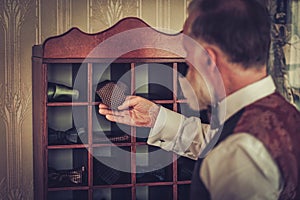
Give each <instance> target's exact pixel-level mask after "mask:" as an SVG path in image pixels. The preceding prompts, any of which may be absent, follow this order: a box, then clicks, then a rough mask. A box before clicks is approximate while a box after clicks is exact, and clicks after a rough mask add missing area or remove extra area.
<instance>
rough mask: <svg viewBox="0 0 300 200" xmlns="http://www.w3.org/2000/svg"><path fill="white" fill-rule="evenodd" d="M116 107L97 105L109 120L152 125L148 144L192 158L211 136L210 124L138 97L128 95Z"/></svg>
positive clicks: (134, 124)
mask: <svg viewBox="0 0 300 200" xmlns="http://www.w3.org/2000/svg"><path fill="white" fill-rule="evenodd" d="M118 109H119V110H115V111H113V110H110V109H108V107H107V106H105V105H103V104H100V105H99V113H100V114H102V115H105V116H106V118H107V119H108V120H110V121H114V122H118V123H123V124H127V125H131V126H139V127H150V128H152V129H151V132H150V134H149V138H148V141H147V142H148V144H149V145H154V146H158V147H161V148H162V149H165V150H167V151H173V152H175V153H177V154H179V155H182V156H186V157H189V158H191V159H197V158H198V155H199V154H200V152H201V150H202V149H203V148H204V147H205V145H206V144H207V143H208V141H209V140H210V138H211V137H212V136H211V134H209V133H207V130H208V129H209V125H208V124H203V123H202V122H201V120H200V119H199V118H197V117H189V118H187V117H184V116H183V115H182V114H179V113H176V112H174V111H171V110H168V109H166V108H164V107H162V106H158V105H157V104H155V103H154V102H152V101H149V100H147V99H145V98H142V97H139V96H128V97H127V98H126V100H125V102H124V103H123V104H122V105H121V106H119V107H118Z"/></svg>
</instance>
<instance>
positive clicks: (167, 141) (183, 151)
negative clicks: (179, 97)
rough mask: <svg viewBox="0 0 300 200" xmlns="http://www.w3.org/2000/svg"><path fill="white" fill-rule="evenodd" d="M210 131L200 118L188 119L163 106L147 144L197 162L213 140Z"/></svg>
mask: <svg viewBox="0 0 300 200" xmlns="http://www.w3.org/2000/svg"><path fill="white" fill-rule="evenodd" d="M208 129H209V125H208V124H202V123H201V119H200V118H197V117H188V118H187V117H184V116H183V115H181V114H179V113H176V112H174V111H171V110H169V109H166V108H164V107H162V106H161V107H160V111H159V114H158V117H157V119H156V122H155V125H154V127H153V128H152V129H151V131H150V134H149V137H148V140H147V143H148V144H149V145H154V146H157V147H160V148H162V149H164V150H167V151H173V152H175V153H177V154H178V155H181V156H185V157H189V158H191V159H194V160H196V159H197V158H198V156H199V154H200V152H201V150H202V149H204V147H205V145H206V144H207V143H208V141H209V138H211V136H210V135H209V134H206V133H207V131H208Z"/></svg>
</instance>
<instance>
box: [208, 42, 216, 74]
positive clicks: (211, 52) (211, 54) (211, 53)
mask: <svg viewBox="0 0 300 200" xmlns="http://www.w3.org/2000/svg"><path fill="white" fill-rule="evenodd" d="M205 50H206V52H207V54H208V57H207V66H208V67H209V69H210V70H211V71H212V72H213V71H215V70H216V67H217V61H218V60H217V58H218V55H217V52H216V51H215V49H213V48H211V47H206V48H205Z"/></svg>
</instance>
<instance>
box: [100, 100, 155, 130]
mask: <svg viewBox="0 0 300 200" xmlns="http://www.w3.org/2000/svg"><path fill="white" fill-rule="evenodd" d="M158 112H159V106H158V105H157V104H155V103H154V102H152V101H149V100H147V99H145V98H142V97H139V96H127V97H126V100H125V101H124V103H123V104H122V105H120V106H119V107H118V110H110V109H108V107H107V106H106V105H104V104H100V105H99V113H100V114H102V115H105V117H106V119H108V120H110V121H113V122H118V123H122V124H127V125H130V126H139V127H151V128H152V127H153V126H154V123H155V120H156V118H157V115H158Z"/></svg>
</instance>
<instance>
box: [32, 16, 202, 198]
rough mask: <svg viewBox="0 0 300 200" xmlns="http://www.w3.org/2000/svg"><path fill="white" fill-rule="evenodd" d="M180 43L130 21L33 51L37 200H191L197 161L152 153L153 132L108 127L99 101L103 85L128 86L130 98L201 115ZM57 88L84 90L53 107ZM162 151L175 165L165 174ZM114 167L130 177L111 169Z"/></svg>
mask: <svg viewBox="0 0 300 200" xmlns="http://www.w3.org/2000/svg"><path fill="white" fill-rule="evenodd" d="M130 31H133V32H132V33H131V32H130ZM135 31H137V32H135ZM180 39H181V34H179V33H178V34H165V33H161V32H159V31H156V30H155V29H153V28H151V27H149V26H148V25H147V24H146V23H144V22H143V21H141V20H140V19H138V18H132V17H130V18H125V19H123V20H121V21H120V22H118V23H117V24H116V25H114V26H113V27H111V28H109V29H107V30H105V31H103V32H100V33H96V34H87V33H84V32H82V31H80V30H79V29H77V28H72V29H70V30H69V31H68V32H66V33H65V34H62V35H59V36H55V37H51V38H48V39H47V40H46V41H45V42H44V43H43V44H42V45H35V46H34V47H33V56H32V63H33V69H32V71H33V129H34V133H33V134H34V135H33V139H34V196H35V199H36V200H41V199H49V200H51V199H60V200H64V199H66V200H67V199H80V200H83V199H84V200H85V199H87V200H96V199H112V200H118V199H122V200H124V199H132V200H134V199H136V200H138V199H139V200H141V199H143V200H144V199H145V200H152V199H188V198H189V185H190V179H191V174H192V169H193V165H194V161H192V160H190V159H188V158H183V157H180V158H178V156H177V155H175V154H174V153H172V152H166V151H163V150H161V149H159V148H156V147H153V146H149V145H147V144H146V140H147V136H148V134H149V130H150V129H149V128H140V127H130V126H126V125H120V124H116V123H113V122H109V121H107V120H106V119H105V117H103V116H101V115H99V114H98V105H99V101H100V99H99V97H98V96H97V95H96V94H95V88H96V86H97V84H98V83H99V82H101V81H104V80H113V81H122V82H123V83H124V84H125V85H127V86H128V90H129V93H130V94H134V95H140V96H143V97H146V98H148V99H151V100H153V101H155V102H156V103H158V104H161V105H162V106H165V107H167V108H169V109H172V110H174V111H176V112H181V110H184V112H185V113H184V114H190V115H198V113H195V112H192V111H190V110H189V108H188V106H187V105H186V102H185V100H184V99H183V96H182V92H181V91H180V87H179V84H178V81H177V78H178V76H179V73H184V71H185V70H186V65H185V60H184V58H183V56H182V55H184V51H183V49H182V47H181V42H180ZM164 46H166V47H167V48H166V49H164V48H162V47H164ZM130 48H132V49H130ZM50 83H55V84H63V85H65V86H68V87H70V88H71V89H72V90H77V91H78V92H79V97H78V98H72V99H68V100H66V99H59V98H58V99H54V100H53V99H52V100H49V99H48V90H49V89H48V86H49V85H50ZM120 151H121V152H127V154H124V156H123V155H122V156H120V155H119V152H120ZM155 151H159V154H160V155H161V157H162V158H163V159H164V160H167V161H168V162H169V164H166V165H164V166H159V165H160V164H161V163H159V162H158V161H157V158H155V156H153V155H152V153H151V152H155ZM114 161H119V163H122V166H121V167H122V169H123V168H126V169H128V170H129V171H128V170H127V171H126V170H124V171H123V170H121V169H117V168H116V167H111V166H110V165H109V164H107V163H111V162H114ZM151 168H153V170H152V169H151ZM136 172H139V173H136ZM141 172H143V173H141Z"/></svg>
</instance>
